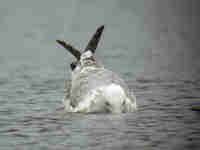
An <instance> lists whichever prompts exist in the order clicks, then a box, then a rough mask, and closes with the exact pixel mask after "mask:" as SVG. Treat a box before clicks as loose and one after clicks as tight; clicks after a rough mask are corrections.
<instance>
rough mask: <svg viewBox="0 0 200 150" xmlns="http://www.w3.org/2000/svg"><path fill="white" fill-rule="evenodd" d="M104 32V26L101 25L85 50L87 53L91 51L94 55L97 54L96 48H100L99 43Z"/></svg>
mask: <svg viewBox="0 0 200 150" xmlns="http://www.w3.org/2000/svg"><path fill="white" fill-rule="evenodd" d="M103 30H104V25H101V26H100V27H98V28H97V30H96V32H95V34H94V35H93V36H92V38H91V40H90V41H89V43H88V45H87V47H86V48H85V51H87V50H91V51H92V53H94V52H95V50H96V48H97V46H98V43H99V41H100V38H101V35H102V32H103Z"/></svg>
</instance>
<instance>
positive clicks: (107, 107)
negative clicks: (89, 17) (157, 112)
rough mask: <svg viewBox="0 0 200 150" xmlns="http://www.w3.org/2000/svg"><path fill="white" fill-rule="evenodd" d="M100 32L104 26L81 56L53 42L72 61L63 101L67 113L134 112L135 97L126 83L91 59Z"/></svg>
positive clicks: (61, 42) (102, 27) (70, 48)
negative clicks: (70, 57) (64, 51)
mask: <svg viewBox="0 0 200 150" xmlns="http://www.w3.org/2000/svg"><path fill="white" fill-rule="evenodd" d="M103 30H104V25H102V26H100V27H99V28H98V29H97V30H96V32H95V34H94V35H93V36H92V38H91V40H90V41H89V43H88V45H87V47H86V48H85V50H84V51H83V52H80V51H79V50H77V49H75V48H74V47H72V46H71V45H69V44H67V43H66V42H64V41H61V40H57V42H58V43H59V44H60V45H62V46H63V47H64V48H66V49H67V50H68V51H69V52H70V53H71V54H72V55H73V56H75V58H76V61H74V62H72V63H71V70H72V81H71V85H70V88H69V90H68V92H66V93H65V94H66V95H65V98H64V100H63V102H64V105H65V110H66V111H67V112H79V113H98V112H110V113H123V112H133V111H134V110H136V108H137V107H136V97H135V96H134V94H133V92H132V91H130V89H129V88H128V86H127V85H126V83H125V82H124V81H123V80H122V79H121V78H120V77H119V76H118V75H117V74H115V73H113V72H112V71H110V70H108V69H106V68H104V66H103V65H101V64H99V63H98V62H97V61H96V58H95V57H94V53H95V50H96V48H97V45H98V43H99V40H100V37H101V35H102V32H103Z"/></svg>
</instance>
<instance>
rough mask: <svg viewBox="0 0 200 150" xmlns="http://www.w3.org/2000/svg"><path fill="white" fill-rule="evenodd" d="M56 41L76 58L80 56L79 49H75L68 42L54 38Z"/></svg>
mask: <svg viewBox="0 0 200 150" xmlns="http://www.w3.org/2000/svg"><path fill="white" fill-rule="evenodd" d="M56 42H57V43H59V44H60V45H62V46H63V47H64V48H65V49H66V50H68V51H69V52H70V53H71V54H72V55H74V56H75V57H76V58H77V59H78V60H79V59H80V57H81V53H80V51H79V50H77V49H75V48H74V47H73V46H71V45H70V44H67V43H66V42H65V41H61V40H56Z"/></svg>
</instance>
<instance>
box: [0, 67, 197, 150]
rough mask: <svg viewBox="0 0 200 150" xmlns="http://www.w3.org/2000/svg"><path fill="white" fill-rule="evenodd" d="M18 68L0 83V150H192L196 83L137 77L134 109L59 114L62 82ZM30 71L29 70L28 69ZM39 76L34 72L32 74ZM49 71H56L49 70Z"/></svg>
mask: <svg viewBox="0 0 200 150" xmlns="http://www.w3.org/2000/svg"><path fill="white" fill-rule="evenodd" d="M31 70H32V69H30V67H24V66H23V65H20V66H19V69H17V70H15V71H14V72H12V74H10V76H8V77H7V78H5V77H4V78H1V81H0V85H1V86H0V87H1V88H0V90H1V96H0V98H1V101H0V103H1V110H0V117H1V121H0V139H1V140H0V145H1V149H76V150H77V149H141V150H143V149H198V147H199V146H200V143H199V141H200V123H199V121H200V114H199V112H194V111H191V107H192V106H194V105H197V104H199V98H200V95H199V87H200V80H176V81H169V80H161V79H153V78H151V79H150V78H137V79H136V80H131V76H128V77H127V78H128V79H129V80H127V82H128V83H129V87H130V88H131V89H133V90H134V91H135V94H136V96H137V100H138V101H137V102H138V107H139V110H138V111H137V112H136V113H128V114H88V115H83V114H65V113H64V112H63V105H62V103H61V99H62V97H63V80H64V79H63V78H59V77H56V75H55V76H54V75H50V77H46V78H45V77H43V78H42V77H39V76H37V75H36V76H33V75H32V73H31V74H29V71H31ZM33 70H34V69H33ZM35 71H39V69H38V68H37V69H35ZM53 71H56V69H55V70H53Z"/></svg>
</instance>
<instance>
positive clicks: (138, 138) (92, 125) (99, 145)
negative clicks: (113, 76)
mask: <svg viewBox="0 0 200 150" xmlns="http://www.w3.org/2000/svg"><path fill="white" fill-rule="evenodd" d="M193 2H194V3H189V1H186V0H181V1H180V0H176V1H175V2H174V0H173V1H172V0H168V1H163V2H160V1H158V0H140V1H132V0H127V1H123V2H122V1H119V0H109V2H108V1H106V0H102V1H95V0H94V1H89V0H85V1H81V0H73V1H72V0H69V1H64V0H62V1H59V3H58V2H51V3H50V2H49V1H48V2H47V0H44V1H40V2H39V1H27V0H19V1H11V0H7V1H3V0H0V3H1V4H0V45H1V46H0V70H1V72H0V149H2V150H21V149H26V150H31V149H33V150H36V149H37V150H40V149H41V150H46V149H48V150H55V149H56V150H66V149H67V150H68V149H73V150H78V149H81V150H82V149H86V150H87V149H91V150H94V149H95V150H96V149H99V150H104V149H105V150H106V149H109V150H110V149H113V150H122V149H126V150H133V149H137V150H155V149H157V150H161V149H162V150H179V149H182V150H191V149H194V150H198V149H199V148H200V112H197V111H192V110H191V108H192V107H193V106H200V93H199V91H200V78H199V74H200V61H199V60H200V59H199V48H200V45H199V39H200V37H199V29H198V27H199V22H198V21H197V20H198V19H199V14H200V13H199V12H198V6H199V5H198V4H197V1H195V0H194V1H193ZM47 4H48V5H47ZM101 24H105V32H104V35H103V38H102V40H101V42H100V45H99V48H98V49H97V58H98V59H99V60H100V61H101V62H102V63H103V64H104V65H105V67H107V68H109V69H111V70H112V71H114V72H116V73H118V74H119V75H121V76H122V77H123V78H124V79H125V81H126V82H127V84H128V86H129V87H130V89H131V90H132V91H134V93H135V95H136V97H137V104H138V111H137V112H135V113H127V114H87V115H85V114H66V113H65V112H64V110H63V104H62V99H63V97H64V86H65V85H64V82H65V80H67V82H69V81H70V68H69V64H70V62H71V61H72V59H73V58H72V56H70V55H69V54H68V53H67V52H65V50H64V49H62V48H60V47H59V46H58V45H56V42H55V40H56V39H66V40H67V41H70V42H71V43H72V44H73V45H74V46H75V47H77V48H84V47H85V45H86V44H87V42H88V40H89V38H90V37H91V35H92V34H93V32H94V31H95V29H96V28H97V26H99V25H101Z"/></svg>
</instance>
